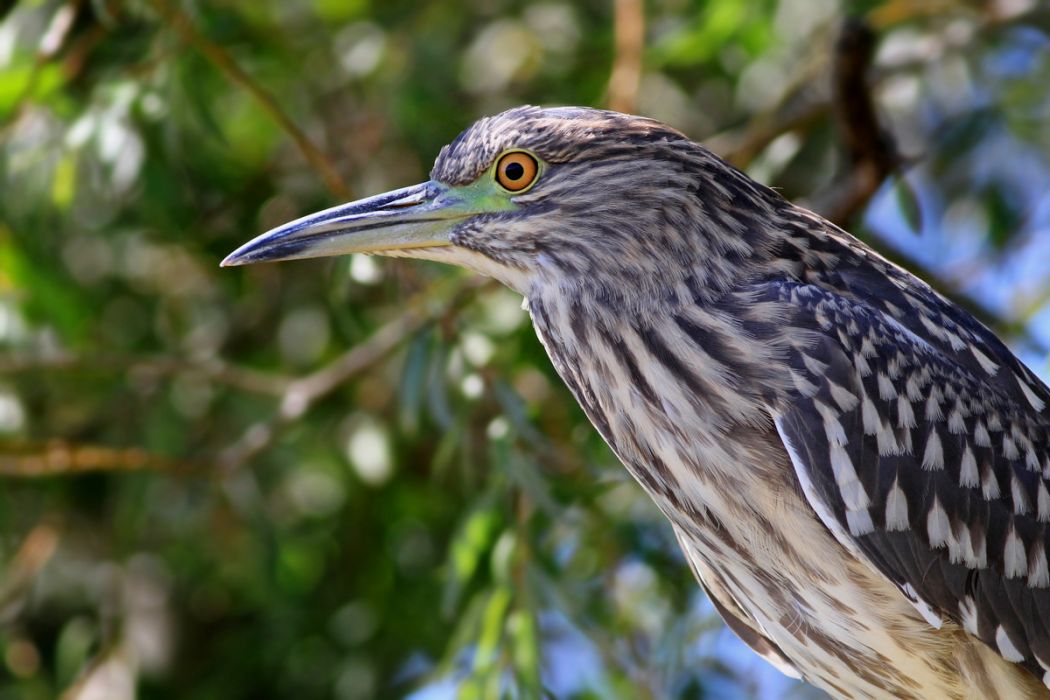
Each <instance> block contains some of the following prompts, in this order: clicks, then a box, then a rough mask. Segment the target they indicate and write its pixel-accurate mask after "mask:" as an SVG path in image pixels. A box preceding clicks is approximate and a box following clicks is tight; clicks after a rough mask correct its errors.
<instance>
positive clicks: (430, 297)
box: [218, 278, 491, 471]
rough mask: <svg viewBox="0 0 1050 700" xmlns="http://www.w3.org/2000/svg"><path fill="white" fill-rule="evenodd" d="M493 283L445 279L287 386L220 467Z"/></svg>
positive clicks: (237, 461) (256, 447)
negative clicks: (272, 408)
mask: <svg viewBox="0 0 1050 700" xmlns="http://www.w3.org/2000/svg"><path fill="white" fill-rule="evenodd" d="M489 284H491V282H490V281H488V280H482V279H478V278H469V279H468V280H467V281H463V280H459V279H457V280H455V281H454V282H453V283H451V284H450V283H449V282H448V281H447V280H444V281H441V282H438V283H437V284H435V285H434V286H433V287H431V288H429V289H427V290H424V291H423V292H420V293H419V294H418V295H417V296H416V297H415V298H414V299H413V300H412V301H410V302H409V304H408V308H407V310H406V311H405V312H404V313H403V314H401V315H400V316H398V317H397V318H395V319H394V320H392V321H390V322H388V323H387V324H386V325H384V326H382V327H381V328H379V330H377V331H376V332H375V333H373V334H372V336H371V337H370V338H369V339H368V340H366V341H365V342H364V343H361V344H360V345H356V346H354V347H353V348H351V349H350V350H348V351H347V352H345V353H344V354H343V355H341V356H339V357H338V358H336V359H335V360H333V361H332V362H330V363H329V364H327V365H326V366H324V367H322V368H321V369H319V370H317V371H316V372H312V373H311V374H308V375H306V376H305V377H302V378H301V379H297V380H295V381H294V382H292V383H291V385H289V387H288V390H287V391H286V392H285V394H284V398H283V400H282V401H281V404H280V406H279V408H278V410H277V411H275V412H274V414H273V415H272V416H270V418H268V419H266V420H263V421H260V422H257V423H254V424H252V425H250V426H249V427H248V428H247V429H246V430H245V431H244V432H243V433H242V434H241V436H240V438H238V439H237V440H236V442H234V443H233V444H231V445H230V446H229V447H227V448H226V449H225V450H223V451H222V453H221V454H220V455H219V458H218V462H219V466H220V467H221V468H222V469H224V470H226V471H231V470H233V469H235V468H237V467H239V466H241V465H242V464H244V463H245V462H247V461H248V460H249V459H251V458H252V457H254V456H255V455H257V454H259V453H260V452H262V451H263V450H264V449H265V448H266V447H267V446H269V445H270V444H271V443H272V442H273V441H274V439H275V438H276V437H277V435H278V434H279V433H280V431H281V430H282V429H284V428H285V427H286V426H288V425H290V424H291V423H293V422H294V421H295V420H296V419H298V418H300V417H301V416H303V415H304V414H305V413H306V412H307V411H308V410H310V408H311V407H312V406H313V405H314V404H316V403H317V402H318V401H319V400H320V399H322V398H324V397H325V396H327V395H328V394H330V393H332V392H333V391H335V390H336V389H338V388H339V387H340V386H342V385H343V384H345V383H346V382H347V381H348V380H349V379H351V378H352V377H354V376H356V375H357V374H359V373H361V372H362V371H364V370H366V369H368V368H369V367H371V366H372V365H374V364H375V363H377V362H379V361H380V360H382V359H384V358H385V357H388V356H389V355H390V353H391V352H393V351H394V350H395V349H397V348H398V347H399V346H400V345H401V344H402V343H403V342H405V341H406V340H407V339H409V338H410V337H412V336H413V335H414V334H415V333H416V332H417V331H419V330H420V329H421V328H423V327H424V326H426V325H427V324H429V323H431V322H433V321H434V320H436V319H438V318H440V317H441V316H442V315H444V314H447V313H448V312H449V311H451V310H453V309H455V308H456V307H457V306H458V305H459V304H461V303H463V302H464V301H465V300H466V299H467V298H469V297H471V296H472V295H473V293H474V292H476V291H477V290H479V289H481V288H483V287H485V286H488V285H489Z"/></svg>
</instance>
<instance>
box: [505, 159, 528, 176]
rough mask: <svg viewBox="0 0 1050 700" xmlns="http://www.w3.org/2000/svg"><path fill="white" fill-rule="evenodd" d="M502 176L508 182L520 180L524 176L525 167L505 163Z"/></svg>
mask: <svg viewBox="0 0 1050 700" xmlns="http://www.w3.org/2000/svg"><path fill="white" fill-rule="evenodd" d="M503 174H504V175H506V176H507V179H508V180H520V179H521V178H522V177H524V176H525V166H523V165H522V164H521V163H507V167H505V168H504V169H503Z"/></svg>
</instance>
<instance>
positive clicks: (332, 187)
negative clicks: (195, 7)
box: [149, 0, 350, 200]
mask: <svg viewBox="0 0 1050 700" xmlns="http://www.w3.org/2000/svg"><path fill="white" fill-rule="evenodd" d="M149 2H150V5H152V6H153V8H154V9H155V10H156V11H157V12H158V13H159V14H160V15H161V17H163V18H164V19H165V20H166V21H168V22H169V23H170V24H171V25H172V26H173V27H174V28H175V31H177V32H178V33H179V35H180V36H181V37H182V39H183V41H185V42H186V43H187V44H189V45H191V46H193V47H194V48H195V49H197V51H199V52H200V53H201V54H203V55H204V56H205V57H206V58H207V59H208V60H209V61H211V62H212V63H213V64H214V65H215V67H216V68H218V69H219V70H220V71H221V72H222V73H223V74H224V75H225V76H226V77H227V78H228V79H229V80H230V82H232V83H234V84H236V85H239V86H240V87H242V88H244V89H245V90H247V91H248V92H249V93H250V94H251V95H252V97H254V98H255V99H256V100H257V101H258V102H259V104H260V105H261V106H262V108H263V109H264V110H266V112H267V113H269V115H270V116H271V117H272V118H273V120H274V121H276V122H277V123H278V124H279V125H280V126H281V128H282V129H284V130H285V131H286V132H287V133H288V135H289V136H291V138H292V140H293V141H295V144H296V145H297V146H298V147H299V150H300V151H301V152H302V154H303V156H304V157H305V158H306V160H307V161H308V162H309V163H310V164H311V165H312V166H313V167H314V168H315V169H316V170H317V172H318V173H319V174H320V175H321V178H322V179H323V180H324V182H325V184H326V185H327V186H328V189H329V191H331V193H332V194H334V195H335V196H336V197H338V198H340V199H343V200H346V199H350V189H349V188H348V187H347V186H346V183H345V182H343V179H342V177H340V175H339V172H338V171H337V170H336V168H335V165H334V164H333V163H332V162H331V161H330V160H329V159H328V157H327V156H325V154H324V153H322V152H321V149H319V148H318V147H317V146H315V145H314V143H313V142H312V141H311V140H310V139H309V137H308V136H307V135H306V134H305V133H303V131H302V130H301V129H300V128H299V127H298V126H296V124H295V122H293V121H292V119H291V118H290V117H289V116H288V115H287V114H286V113H285V111H284V110H283V109H281V106H280V104H278V102H277V100H276V99H274V97H273V95H271V94H270V93H269V92H267V91H266V90H265V89H263V87H262V86H260V85H259V84H258V83H256V82H255V80H253V79H252V77H251V76H249V75H248V74H247V73H246V72H245V71H244V70H243V69H242V68H241V67H240V66H239V65H238V64H237V62H236V61H234V60H233V58H232V57H231V56H230V54H228V53H227V52H226V50H225V49H224V48H222V47H221V46H219V45H218V44H216V43H214V42H212V41H211V40H209V39H207V38H206V37H205V36H204V35H202V34H201V33H200V32H198V31H197V29H196V28H195V27H194V26H193V23H192V22H191V21H190V18H189V17H187V16H186V14H185V13H184V12H182V11H181V10H180V9H178V8H177V7H174V6H173V5H172V4H171V3H169V2H168V0H149Z"/></svg>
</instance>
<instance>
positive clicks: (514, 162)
mask: <svg viewBox="0 0 1050 700" xmlns="http://www.w3.org/2000/svg"><path fill="white" fill-rule="evenodd" d="M539 172H540V166H539V163H537V162H536V159H535V158H533V157H532V156H530V155H529V154H528V153H524V152H522V151H511V152H510V153H506V154H504V155H503V156H501V157H500V159H499V161H498V162H497V163H496V182H498V183H499V184H500V187H502V188H503V189H505V190H509V191H511V192H521V191H522V190H524V189H525V188H527V187H528V186H529V185H531V184H532V183H534V182H535V181H536V176H537V175H538V174H539Z"/></svg>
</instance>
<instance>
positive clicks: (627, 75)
mask: <svg viewBox="0 0 1050 700" xmlns="http://www.w3.org/2000/svg"><path fill="white" fill-rule="evenodd" d="M613 32H614V34H615V45H616V54H615V57H614V58H613V67H612V73H611V74H610V75H609V88H608V94H609V109H613V110H616V111H617V112H628V113H630V112H634V111H635V108H636V107H637V105H638V87H639V85H640V84H641V79H642V49H643V48H644V46H645V7H644V4H643V0H616V10H615V13H614V15H613Z"/></svg>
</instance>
